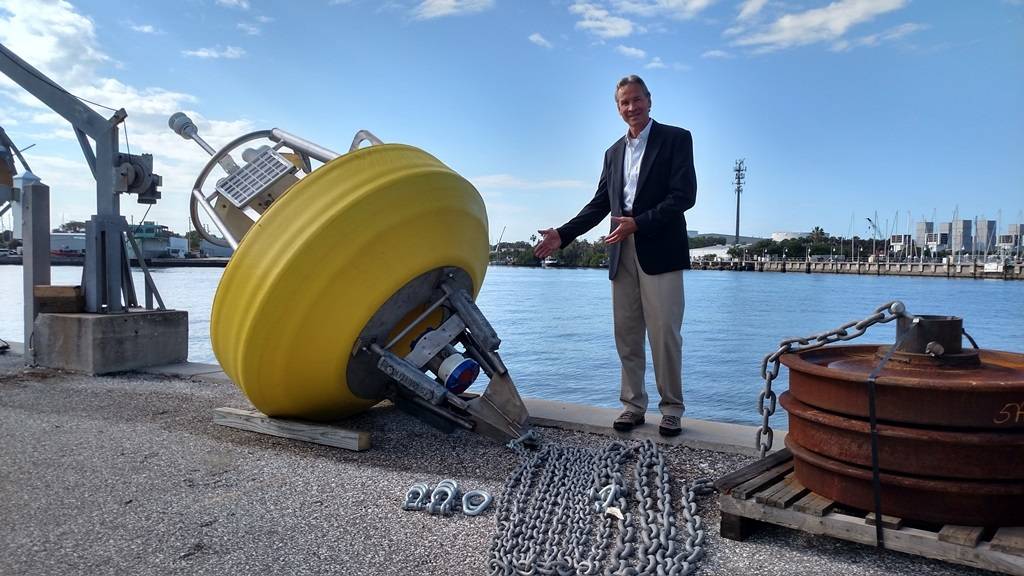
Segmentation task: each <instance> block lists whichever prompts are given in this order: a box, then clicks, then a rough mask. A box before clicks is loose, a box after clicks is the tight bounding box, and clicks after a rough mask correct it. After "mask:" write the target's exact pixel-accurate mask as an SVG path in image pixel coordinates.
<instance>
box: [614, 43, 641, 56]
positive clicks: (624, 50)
mask: <svg viewBox="0 0 1024 576" xmlns="http://www.w3.org/2000/svg"><path fill="white" fill-rule="evenodd" d="M615 51H616V52H618V53H619V54H622V55H623V56H628V57H630V58H646V57H647V52H644V51H643V50H641V49H639V48H633V47H632V46H623V45H622V44H619V45H618V46H616V47H615Z"/></svg>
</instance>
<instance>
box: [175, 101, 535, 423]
mask: <svg viewBox="0 0 1024 576" xmlns="http://www.w3.org/2000/svg"><path fill="white" fill-rule="evenodd" d="M169 124H170V126H171V128H172V129H173V130H174V131H175V132H177V133H178V134H180V135H182V136H183V137H185V138H190V139H193V140H196V141H197V142H198V143H200V145H201V146H202V147H203V148H204V149H205V150H207V151H208V152H210V153H211V155H212V156H213V158H212V159H211V160H210V162H209V163H208V164H207V165H206V167H205V168H204V169H203V171H202V172H201V174H200V176H199V178H198V179H197V181H196V185H195V187H194V189H193V195H192V219H193V221H194V222H195V223H196V229H197V230H198V231H200V234H202V235H203V236H204V237H206V238H207V239H208V240H210V241H213V242H216V243H222V244H225V245H231V246H232V247H234V248H235V252H234V254H233V256H232V257H231V260H230V261H229V263H228V265H227V268H226V269H225V270H224V274H223V276H222V278H221V281H220V285H219V286H218V288H217V293H216V296H215V298H214V303H213V312H212V315H211V319H210V339H211V342H212V344H213V350H214V353H215V354H216V356H217V360H218V361H219V362H220V364H221V367H222V368H223V369H224V372H225V373H226V374H227V375H228V376H229V377H230V378H231V380H232V381H234V382H235V383H236V384H237V385H238V386H239V387H240V388H241V389H242V391H243V392H244V393H245V395H246V396H247V397H248V398H249V400H250V401H251V402H252V404H253V406H255V407H256V408H257V409H258V410H260V411H262V412H263V413H265V414H267V415H268V416H274V417H291V418H303V419H312V420H336V419H339V418H342V417H345V416H348V415H351V414H354V413H356V412H359V411H362V410H365V409H367V408H369V407H370V406H373V405H374V404H376V403H378V402H379V401H380V400H382V399H384V398H389V399H391V400H393V401H394V402H395V403H396V404H397V405H398V406H399V407H400V408H402V409H405V410H408V411H410V412H412V413H414V414H416V415H417V416H420V417H422V418H424V419H425V420H427V421H428V422H430V423H432V424H434V425H436V426H438V427H440V428H442V429H445V430H451V429H454V428H457V427H462V428H465V429H471V430H475V431H477V432H480V433H483V434H487V435H489V436H493V437H497V438H515V437H518V436H520V435H522V434H523V433H524V432H525V427H526V424H527V418H528V414H527V412H526V409H525V406H524V405H523V403H522V400H521V398H520V397H519V394H518V392H517V391H516V389H515V386H514V385H513V384H512V382H511V380H510V379H509V377H508V370H507V368H506V367H505V365H504V363H503V361H502V360H501V358H500V357H499V356H498V354H497V348H498V346H499V344H500V339H499V338H498V337H497V334H496V332H494V330H493V328H491V326H490V324H489V323H488V322H487V320H486V318H484V317H483V314H482V313H481V312H480V311H479V309H478V308H477V307H476V305H475V304H474V303H473V300H474V299H475V297H476V295H477V294H478V292H479V291H480V287H481V285H482V283H483V280H484V274H485V272H486V270H487V261H488V255H489V249H490V247H489V242H488V233H487V212H486V208H485V206H484V202H483V199H482V198H481V197H480V194H479V193H478V192H477V191H476V189H475V188H474V187H473V186H472V184H470V183H469V182H468V181H467V180H466V179H465V178H462V177H461V176H459V175H458V174H457V173H455V172H454V171H452V170H451V169H450V168H448V167H447V166H445V165H444V164H443V163H441V161H439V160H438V159H437V158H434V157H433V156H431V155H430V154H428V153H426V152H424V151H423V150H419V149H417V148H414V147H411V146H405V145H399V144H383V143H381V142H380V141H379V140H377V139H376V137H374V136H373V135H372V134H369V133H367V132H365V131H364V132H360V133H359V134H357V138H356V140H355V141H354V142H353V145H352V149H351V150H350V151H349V153H347V154H344V155H338V154H336V153H334V152H331V151H330V150H327V149H325V148H322V147H320V146H318V145H316V144H313V143H311V142H309V141H306V140H303V139H301V138H298V137H296V136H293V135H291V134H288V133H287V132H283V131H280V130H277V129H273V130H265V131H259V132H253V133H250V134H248V135H245V136H242V137H240V138H238V139H236V140H235V141H233V142H231V143H229V144H228V145H227V146H225V147H224V148H223V149H221V150H220V151H219V152H214V151H213V149H212V148H211V147H210V146H209V145H208V144H206V143H205V142H204V141H202V139H201V138H199V136H198V133H197V130H196V128H195V126H194V125H193V124H192V122H191V120H189V119H188V118H187V117H186V116H184V115H183V114H180V113H178V114H175V115H174V116H172V117H171V119H170V122H169ZM259 138H267V139H269V140H271V141H272V142H273V143H275V145H274V146H273V147H271V146H262V147H259V148H256V149H253V148H250V149H247V150H245V152H243V154H242V158H243V160H244V164H243V165H241V166H240V165H238V164H237V163H236V161H235V160H234V158H232V156H231V151H233V150H234V149H235V148H237V147H239V146H240V145H241V144H244V143H247V142H250V141H252V140H255V139H259ZM362 140H369V141H371V142H372V143H374V145H371V146H369V147H365V148H358V145H359V143H360V141H362ZM284 147H287V148H290V149H291V150H292V152H291V153H288V152H279V150H280V149H281V148H284ZM313 160H316V161H319V162H321V163H322V165H321V166H319V167H317V168H314V167H313V162H312V161H313ZM218 165H219V166H220V167H221V168H223V169H224V171H225V172H227V176H225V177H224V178H221V179H220V180H218V182H217V185H216V191H214V192H210V193H207V192H206V191H204V184H205V182H206V179H207V178H208V177H209V176H210V174H211V173H212V170H213V169H214V168H215V167H216V166H218ZM197 207H198V208H202V210H203V212H204V213H205V214H206V215H207V217H208V218H209V219H212V220H213V223H214V225H215V226H216V227H217V228H219V229H220V230H221V232H222V234H223V237H224V239H223V240H221V239H219V238H216V237H212V236H209V235H208V234H207V233H205V232H204V230H203V225H202V224H201V223H200V222H199V221H198V214H199V210H198V209H197ZM481 370H482V371H483V372H484V373H485V374H486V375H487V377H488V378H489V383H488V386H487V388H486V390H485V391H484V392H483V393H482V394H474V393H469V394H467V393H465V392H464V391H465V390H466V388H467V387H468V386H470V385H471V383H472V381H473V380H475V379H476V378H477V375H478V374H479V372H480V371H481Z"/></svg>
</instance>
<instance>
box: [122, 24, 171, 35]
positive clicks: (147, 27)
mask: <svg viewBox="0 0 1024 576" xmlns="http://www.w3.org/2000/svg"><path fill="white" fill-rule="evenodd" d="M129 27H130V28H131V29H132V30H134V31H135V32H138V33H140V34H163V30H160V29H159V28H157V27H156V26H153V25H152V24H129Z"/></svg>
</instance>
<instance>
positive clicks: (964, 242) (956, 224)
mask: <svg viewBox="0 0 1024 576" xmlns="http://www.w3.org/2000/svg"><path fill="white" fill-rule="evenodd" d="M973 236H974V234H973V233H972V225H971V221H970V220H954V221H953V222H952V223H951V228H950V234H949V250H950V252H954V253H956V252H970V251H971V250H973V249H974V245H973V240H972V239H973Z"/></svg>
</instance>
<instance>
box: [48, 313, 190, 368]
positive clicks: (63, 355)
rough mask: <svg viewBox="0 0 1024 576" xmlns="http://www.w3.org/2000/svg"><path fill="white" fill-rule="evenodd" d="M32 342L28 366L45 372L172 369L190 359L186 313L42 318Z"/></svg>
mask: <svg viewBox="0 0 1024 576" xmlns="http://www.w3.org/2000/svg"><path fill="white" fill-rule="evenodd" d="M32 338H33V341H32V363H34V364H35V365H37V366H44V367H47V368H59V369H61V370H71V371H74V372H85V373H87V374H108V373H110V372H124V371H127V370H136V369H139V368H145V367H147V366H159V365H164V364H175V363H179V362H184V361H185V360H186V359H187V358H188V312H185V311H184V310H142V311H133V312H130V313H124V314H88V313H80V314H40V315H39V316H37V317H36V322H35V330H34V332H33V336H32Z"/></svg>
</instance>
